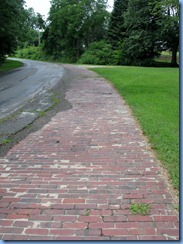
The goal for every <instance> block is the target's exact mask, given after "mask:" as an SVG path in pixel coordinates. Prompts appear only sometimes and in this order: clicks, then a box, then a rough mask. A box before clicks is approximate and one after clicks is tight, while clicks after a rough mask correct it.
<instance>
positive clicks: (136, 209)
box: [130, 203, 151, 215]
mask: <svg viewBox="0 0 183 244" xmlns="http://www.w3.org/2000/svg"><path fill="white" fill-rule="evenodd" d="M150 210H151V207H150V205H149V204H142V203H133V204H132V205H131V206H130V211H131V212H132V213H133V214H139V215H148V214H149V212H150Z"/></svg>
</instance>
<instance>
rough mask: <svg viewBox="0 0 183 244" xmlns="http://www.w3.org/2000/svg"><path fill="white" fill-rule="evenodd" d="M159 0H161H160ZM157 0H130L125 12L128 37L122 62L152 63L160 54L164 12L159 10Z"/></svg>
mask: <svg viewBox="0 0 183 244" xmlns="http://www.w3.org/2000/svg"><path fill="white" fill-rule="evenodd" d="M158 1H159V0H158ZM156 2H157V0H151V1H150V0H129V3H128V9H127V11H126V13H125V24H124V25H125V27H126V32H127V33H126V37H125V40H124V41H123V43H122V62H123V61H124V62H125V64H129V65H131V64H133V65H144V64H150V62H151V61H152V60H153V59H154V57H158V56H159V55H160V52H161V49H162V46H161V41H160V35H159V28H160V26H161V19H162V13H161V8H160V9H159V10H157V4H156Z"/></svg>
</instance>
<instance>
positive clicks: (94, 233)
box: [75, 229, 101, 237]
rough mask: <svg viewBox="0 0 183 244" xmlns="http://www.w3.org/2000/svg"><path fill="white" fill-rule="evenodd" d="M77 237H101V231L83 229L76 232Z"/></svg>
mask: <svg viewBox="0 0 183 244" xmlns="http://www.w3.org/2000/svg"><path fill="white" fill-rule="evenodd" d="M75 234H76V235H77V236H95V237H97V236H101V229H83V230H81V229H80V230H75Z"/></svg>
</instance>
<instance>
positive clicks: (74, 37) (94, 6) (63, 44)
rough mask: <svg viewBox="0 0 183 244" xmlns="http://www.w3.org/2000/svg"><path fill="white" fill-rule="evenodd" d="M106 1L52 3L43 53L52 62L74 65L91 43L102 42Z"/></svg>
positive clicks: (90, 0)
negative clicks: (56, 60)
mask: <svg viewBox="0 0 183 244" xmlns="http://www.w3.org/2000/svg"><path fill="white" fill-rule="evenodd" d="M108 15H109V14H108V12H107V11H106V1H105V0H98V1H96V0H78V1H77V4H76V1H74V0H62V1H60V0H52V1H51V10H50V16H49V21H50V22H49V25H48V26H47V28H46V31H45V33H44V35H43V40H44V49H45V51H46V53H47V54H49V55H51V56H52V57H53V58H54V59H68V61H70V62H75V61H77V60H78V59H79V58H80V56H81V55H82V53H83V52H84V51H85V50H86V49H87V47H88V46H89V44H90V43H92V42H95V41H99V40H101V39H103V38H104V36H105V33H106V21H107V17H108Z"/></svg>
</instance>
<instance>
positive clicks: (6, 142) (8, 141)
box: [1, 139, 12, 145]
mask: <svg viewBox="0 0 183 244" xmlns="http://www.w3.org/2000/svg"><path fill="white" fill-rule="evenodd" d="M10 142H12V140H10V139H5V140H3V141H2V143H1V144H2V145H5V144H8V143H10Z"/></svg>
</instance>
